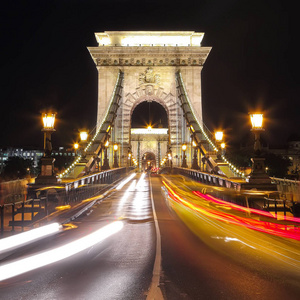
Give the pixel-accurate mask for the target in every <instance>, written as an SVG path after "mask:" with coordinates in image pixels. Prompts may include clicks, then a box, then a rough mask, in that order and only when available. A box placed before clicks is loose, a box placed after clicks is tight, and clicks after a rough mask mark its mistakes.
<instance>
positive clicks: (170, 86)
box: [60, 31, 243, 178]
mask: <svg viewBox="0 0 300 300" xmlns="http://www.w3.org/2000/svg"><path fill="white" fill-rule="evenodd" d="M95 35H96V39H97V42H98V46H97V47H89V48H88V50H89V52H90V54H91V57H92V59H93V60H94V62H95V65H96V68H97V70H98V107H97V125H96V127H95V128H94V130H93V131H91V132H90V133H89V136H90V139H89V141H88V142H87V143H86V144H83V145H82V147H83V149H82V150H81V155H80V156H79V157H78V158H77V160H76V161H75V162H74V163H73V164H72V166H71V167H70V168H68V169H67V170H66V171H65V172H64V173H63V174H61V175H60V177H68V178H77V177H78V176H82V175H84V174H88V173H91V172H95V171H100V170H107V169H109V168H113V167H126V166H131V165H136V166H137V167H138V168H139V169H145V168H147V167H157V168H159V167H163V166H168V165H172V166H174V167H176V166H177V167H180V166H184V167H189V168H193V169H201V170H202V171H207V172H210V173H215V174H219V175H223V176H227V177H239V176H240V177H241V176H243V174H242V172H240V171H239V170H238V169H237V168H235V167H234V166H233V165H232V164H231V163H230V162H228V161H227V159H226V158H225V156H224V155H220V153H221V151H220V149H219V148H218V147H217V146H216V145H215V143H214V139H213V136H212V134H211V133H210V131H209V130H208V129H207V128H206V126H205V124H204V122H203V115H202V96H201V92H202V90H201V71H202V68H203V66H204V63H205V61H206V59H207V57H208V55H209V52H210V50H211V48H210V47H202V46H201V42H202V39H203V36H204V34H203V33H198V32H193V31H180V32H179V31H168V32H144V31H141V32H135V31H133V32H132V31H129V32H123V31H121V32H119V31H106V32H102V33H96V34H95ZM143 102H149V103H152V102H156V103H158V104H159V105H161V106H162V107H163V109H164V111H165V114H166V115H167V120H168V121H167V123H168V124H167V126H166V125H165V126H164V127H165V128H161V127H163V126H162V124H161V126H158V127H159V128H157V126H153V125H155V124H148V126H144V128H132V115H133V113H134V111H135V109H136V108H137V107H138V106H139V105H140V104H141V103H143ZM116 145H117V146H116ZM182 145H185V146H186V148H184V149H185V150H183V148H182ZM114 146H115V150H114V148H113V147H114ZM116 149H117V150H116Z"/></svg>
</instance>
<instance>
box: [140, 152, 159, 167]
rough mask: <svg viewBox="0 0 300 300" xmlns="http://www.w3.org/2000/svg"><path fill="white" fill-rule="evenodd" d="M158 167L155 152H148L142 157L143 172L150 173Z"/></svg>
mask: <svg viewBox="0 0 300 300" xmlns="http://www.w3.org/2000/svg"><path fill="white" fill-rule="evenodd" d="M153 167H156V161H155V154H154V153H153V152H146V153H144V154H143V156H142V170H144V171H150V170H151V169H152V168H153Z"/></svg>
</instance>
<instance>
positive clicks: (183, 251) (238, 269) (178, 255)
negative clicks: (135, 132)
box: [152, 178, 299, 299]
mask: <svg viewBox="0 0 300 300" xmlns="http://www.w3.org/2000/svg"><path fill="white" fill-rule="evenodd" d="M152 187H153V197H154V202H155V209H156V213H157V217H158V222H159V227H160V231H161V239H162V275H161V289H162V292H163V294H164V296H165V298H166V299H182V298H184V299H282V298H283V297H284V298H285V299H287V297H288V299H298V298H299V294H297V291H295V290H294V291H293V290H287V289H286V287H285V286H284V285H283V284H282V283H281V282H280V281H279V280H276V278H268V272H267V270H266V274H265V275H264V274H262V273H258V272H256V271H254V270H249V269H247V268H245V267H244V266H243V265H240V264H238V263H237V262H236V261H233V260H231V259H230V258H229V257H227V256H225V255H222V254H220V253H218V252H215V251H214V250H213V249H211V248H210V247H208V246H207V245H206V244H205V243H203V242H202V241H201V240H200V239H199V238H198V237H196V236H195V235H194V234H193V233H192V232H191V231H190V230H189V229H188V228H187V226H186V225H185V224H184V223H183V222H182V221H181V220H180V219H179V218H178V217H177V215H176V214H175V212H173V211H170V210H169V208H168V206H167V205H166V203H165V199H164V197H163V196H162V193H161V184H160V180H159V179H158V178H152Z"/></svg>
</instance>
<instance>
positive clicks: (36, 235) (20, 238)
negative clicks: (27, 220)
mask: <svg viewBox="0 0 300 300" xmlns="http://www.w3.org/2000/svg"><path fill="white" fill-rule="evenodd" d="M60 229H62V226H61V225H60V224H58V223H52V224H49V225H46V226H42V227H39V228H36V229H32V230H29V231H26V232H22V233H19V234H16V235H13V236H10V237H7V238H4V239H1V240H0V253H1V252H2V251H7V250H10V249H13V248H16V247H20V246H22V245H25V244H27V243H29V242H33V241H36V240H38V239H40V238H43V237H45V236H48V235H50V234H53V233H56V232H58V231H59V230H60Z"/></svg>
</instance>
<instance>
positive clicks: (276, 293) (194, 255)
mask: <svg viewBox="0 0 300 300" xmlns="http://www.w3.org/2000/svg"><path fill="white" fill-rule="evenodd" d="M149 179H150V180H151V182H150V181H149ZM177 180H178V179H177ZM151 187H152V189H151ZM161 187H162V185H161V178H160V177H150V178H149V177H145V178H144V179H143V178H142V179H141V175H137V176H136V177H134V178H133V179H132V180H131V181H130V182H128V183H127V184H126V185H124V187H122V188H121V189H116V190H114V191H113V192H112V193H110V194H109V196H108V197H106V198H104V199H102V200H100V201H99V202H98V203H97V204H95V205H94V206H93V207H92V208H91V209H90V210H88V211H87V212H86V213H85V214H84V215H82V216H81V217H79V218H78V219H76V221H75V222H73V225H74V226H76V227H77V228H74V229H70V230H64V231H62V232H60V233H58V234H56V235H54V236H51V237H49V238H46V239H44V240H42V241H39V242H36V243H34V244H31V245H28V246H26V247H23V248H21V249H20V250H17V251H14V252H12V253H11V254H10V256H7V257H6V258H5V259H3V260H2V261H1V262H0V267H1V266H2V265H3V264H5V263H9V262H11V261H14V260H17V259H22V258H24V257H27V256H29V255H34V254H37V253H41V252H43V251H46V250H47V249H51V248H55V247H59V246H61V245H64V244H66V243H70V242H72V241H74V240H76V239H80V238H82V237H84V236H86V235H88V234H90V233H92V232H95V231H96V230H97V229H99V228H102V227H104V226H106V225H107V224H111V223H112V222H115V221H116V220H118V221H121V222H122V224H123V225H124V226H123V228H122V229H120V231H118V232H117V233H115V234H113V235H111V236H109V237H108V238H107V239H105V240H104V241H102V242H99V243H96V244H95V245H93V246H89V247H87V248H86V249H85V250H82V251H80V252H79V253H78V254H75V255H73V256H71V257H69V258H66V259H64V260H61V261H58V262H55V263H52V264H49V265H47V266H44V267H41V268H38V269H36V270H33V271H30V272H27V273H24V274H22V275H19V276H16V277H13V278H10V279H6V280H3V281H2V282H0V299H63V300H64V299H74V300H75V299H132V300H134V299H147V300H149V299H152V298H151V297H150V295H153V293H152V291H153V290H152V288H153V287H154V289H156V291H155V292H156V293H154V294H155V295H156V296H155V299H162V297H163V298H164V299H170V300H173V299H175V300H176V299H299V295H300V284H299V282H300V280H299V279H300V272H299V269H297V268H296V269H295V270H293V271H292V272H291V273H290V272H287V271H286V267H283V266H282V265H281V266H280V267H278V268H277V267H276V266H274V264H275V262H273V261H272V260H271V262H269V261H268V262H267V263H264V260H263V258H264V257H261V256H259V255H258V253H257V252H255V251H256V250H253V249H254V247H252V246H251V247H249V246H245V245H243V244H238V245H236V244H234V245H233V244H231V243H225V242H224V240H221V239H220V240H217V239H216V238H215V234H214V235H212V234H211V232H210V231H209V230H208V229H207V228H206V227H203V232H202V234H201V235H199V234H197V233H196V231H195V230H193V226H192V224H193V222H198V223H201V222H205V220H203V219H198V221H195V220H197V219H195V218H190V217H189V214H190V212H189V211H188V210H181V209H179V208H178V207H176V206H172V205H170V203H168V201H167V199H166V198H165V196H164V195H163V193H162V188H161ZM152 202H153V203H154V206H155V212H154V214H153V211H152ZM156 222H158V225H159V232H157V227H156ZM224 226H225V225H224ZM191 229H192V230H191ZM197 230H199V229H197ZM222 230H223V229H222ZM239 230H240V231H239V232H238V234H240V235H243V234H244V235H246V234H249V232H248V231H249V229H247V231H245V232H244V231H243V230H244V229H239ZM192 231H194V232H192ZM220 236H221V234H220ZM253 238H256V237H253ZM210 240H213V243H210V242H208V241H210ZM272 241H273V240H272ZM274 241H275V240H274ZM157 242H158V244H157ZM159 242H160V243H159ZM298 245H299V244H298ZM153 271H154V274H153ZM157 271H158V276H157V278H156V279H157V280H158V281H159V282H158V284H155V272H157ZM0 275H1V274H0ZM147 295H149V296H148V298H147Z"/></svg>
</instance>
